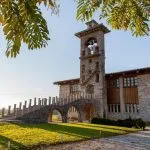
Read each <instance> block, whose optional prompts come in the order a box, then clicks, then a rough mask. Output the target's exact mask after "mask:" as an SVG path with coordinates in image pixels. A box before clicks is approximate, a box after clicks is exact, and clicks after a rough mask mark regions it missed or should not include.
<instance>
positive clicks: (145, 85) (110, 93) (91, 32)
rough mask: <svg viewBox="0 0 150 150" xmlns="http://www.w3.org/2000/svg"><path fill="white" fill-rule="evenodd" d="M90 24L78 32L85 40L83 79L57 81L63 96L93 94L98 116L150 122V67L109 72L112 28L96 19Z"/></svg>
mask: <svg viewBox="0 0 150 150" xmlns="http://www.w3.org/2000/svg"><path fill="white" fill-rule="evenodd" d="M86 25H87V29H85V30H83V31H81V32H78V33H76V34H75V36H76V37H78V38H79V39H80V41H81V44H80V45H81V46H80V78H76V79H69V80H63V81H57V82H54V84H55V85H59V97H66V96H70V95H75V94H80V93H83V94H91V95H93V97H94V99H96V100H97V103H96V105H95V106H94V108H93V111H94V116H96V117H101V118H103V117H106V118H109V119H125V118H129V117H132V118H142V119H143V120H145V121H150V67H149V68H141V69H134V70H127V71H122V72H113V73H106V72H105V40H104V39H105V34H107V33H109V32H110V30H109V29H108V28H107V27H105V26H104V25H103V24H98V23H97V22H96V21H95V20H92V21H90V22H87V23H86ZM126 63H128V62H126ZM87 109H88V108H87ZM73 112H74V110H72V113H73Z"/></svg>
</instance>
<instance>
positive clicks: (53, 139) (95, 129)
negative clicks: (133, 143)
mask: <svg viewBox="0 0 150 150" xmlns="http://www.w3.org/2000/svg"><path fill="white" fill-rule="evenodd" d="M134 131H137V129H133V128H125V127H116V126H106V125H94V124H89V123H77V124H71V123H68V124H64V123H60V124H46V123H45V124H37V125H35V124H34V125H26V124H11V123H0V149H2V150H5V148H6V147H7V143H8V141H11V149H12V150H13V149H19V150H21V149H34V148H35V149H36V148H37V147H39V146H40V145H43V146H44V145H45V146H48V145H53V144H58V143H62V142H63V143H65V142H73V141H79V140H86V139H91V138H100V137H108V136H114V135H119V134H126V133H129V132H134Z"/></svg>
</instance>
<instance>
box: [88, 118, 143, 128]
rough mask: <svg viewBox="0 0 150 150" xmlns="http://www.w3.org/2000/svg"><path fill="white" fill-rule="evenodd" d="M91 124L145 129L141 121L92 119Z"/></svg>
mask: <svg viewBox="0 0 150 150" xmlns="http://www.w3.org/2000/svg"><path fill="white" fill-rule="evenodd" d="M91 123H93V124H104V125H112V126H121V127H128V128H132V127H135V128H141V129H143V130H144V129H145V127H146V123H145V122H144V121H143V120H142V119H131V118H128V119H125V120H120V119H119V120H117V121H115V120H110V119H105V118H92V120H91Z"/></svg>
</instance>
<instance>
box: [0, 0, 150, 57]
mask: <svg viewBox="0 0 150 150" xmlns="http://www.w3.org/2000/svg"><path fill="white" fill-rule="evenodd" d="M41 3H44V4H45V6H46V7H49V8H50V9H51V10H52V12H53V13H54V12H55V10H57V9H58V4H57V0H0V23H1V24H2V27H3V32H4V35H5V36H6V40H7V42H8V44H7V50H6V56H7V57H16V56H17V54H19V52H20V47H21V44H22V43H25V44H27V45H28V49H29V50H30V49H31V50H33V49H37V48H42V47H46V45H47V41H48V40H49V31H48V27H47V22H46V20H45V19H44V17H43V16H42V13H41V10H40V8H39V6H40V5H41ZM96 11H99V13H100V19H101V18H105V19H106V20H107V23H108V24H109V25H110V26H111V27H112V28H113V29H119V30H120V29H124V30H131V32H132V33H133V35H136V36H144V35H148V33H149V31H150V25H149V21H150V0H77V19H78V20H81V21H88V20H90V19H91V18H92V16H93V14H94V13H95V12H96ZM56 12H57V11H56Z"/></svg>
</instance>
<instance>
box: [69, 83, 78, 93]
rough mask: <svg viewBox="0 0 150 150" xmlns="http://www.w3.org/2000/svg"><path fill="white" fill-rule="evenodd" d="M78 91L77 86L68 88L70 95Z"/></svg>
mask: <svg viewBox="0 0 150 150" xmlns="http://www.w3.org/2000/svg"><path fill="white" fill-rule="evenodd" d="M78 91H79V86H78V84H73V85H71V86H70V93H75V92H78Z"/></svg>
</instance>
